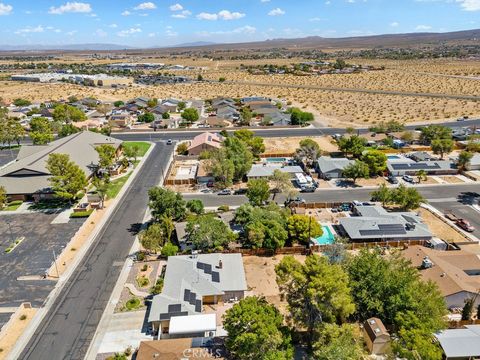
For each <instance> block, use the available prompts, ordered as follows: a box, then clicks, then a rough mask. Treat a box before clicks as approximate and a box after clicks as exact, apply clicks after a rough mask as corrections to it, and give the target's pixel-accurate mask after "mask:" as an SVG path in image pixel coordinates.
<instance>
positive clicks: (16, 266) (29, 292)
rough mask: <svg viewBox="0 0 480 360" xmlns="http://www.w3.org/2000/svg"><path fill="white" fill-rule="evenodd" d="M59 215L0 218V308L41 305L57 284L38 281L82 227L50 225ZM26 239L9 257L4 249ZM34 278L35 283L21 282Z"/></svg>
mask: <svg viewBox="0 0 480 360" xmlns="http://www.w3.org/2000/svg"><path fill="white" fill-rule="evenodd" d="M56 216H57V214H45V213H41V212H39V213H33V214H17V215H2V216H0V229H1V230H0V235H1V236H0V307H6V306H17V305H19V304H20V303H22V302H26V301H28V302H31V303H32V306H39V305H41V304H42V303H43V302H44V300H45V298H46V296H47V295H48V293H49V292H50V291H51V290H52V288H53V286H54V284H55V282H54V281H49V280H37V279H35V277H41V276H42V275H43V274H45V272H46V270H47V269H48V268H49V267H50V266H51V264H52V262H53V252H54V251H55V253H56V254H59V253H60V252H61V251H62V248H63V247H64V246H65V245H66V244H67V243H68V242H69V240H70V239H71V237H72V236H73V235H74V234H75V233H76V232H77V230H78V229H79V227H80V226H81V225H82V223H83V221H84V220H83V219H70V221H69V222H68V223H67V224H54V225H52V224H50V223H51V222H52V220H53V219H55V217H56ZM22 236H23V237H25V239H24V240H23V241H22V242H21V243H20V244H19V245H18V246H17V247H16V248H15V249H14V250H13V251H12V252H10V253H6V252H5V249H6V248H7V247H8V246H9V245H10V244H11V243H12V242H14V241H15V239H17V238H19V237H22ZM24 276H31V277H34V279H28V280H18V278H19V277H24Z"/></svg>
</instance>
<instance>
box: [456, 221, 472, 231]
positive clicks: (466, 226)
mask: <svg viewBox="0 0 480 360" xmlns="http://www.w3.org/2000/svg"><path fill="white" fill-rule="evenodd" d="M456 224H457V226H458V227H459V228H460V229H463V230H465V231H467V232H474V231H475V228H474V227H473V226H472V225H471V224H470V223H469V222H468V221H467V220H465V219H459V220H457V221H456Z"/></svg>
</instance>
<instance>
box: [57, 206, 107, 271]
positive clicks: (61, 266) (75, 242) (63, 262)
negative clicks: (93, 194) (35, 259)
mask: <svg viewBox="0 0 480 360" xmlns="http://www.w3.org/2000/svg"><path fill="white" fill-rule="evenodd" d="M112 201H113V200H107V201H105V206H104V208H103V209H99V210H96V211H94V213H93V214H92V215H90V217H89V218H88V219H87V220H85V221H86V223H85V224H83V225H82V227H81V228H80V230H79V231H78V232H77V234H76V235H75V237H73V238H72V239H71V240H70V242H69V243H68V244H67V246H66V247H65V249H64V250H63V251H62V253H61V254H60V255H59V256H58V258H57V267H58V273H59V275H60V276H61V275H62V274H63V273H64V272H65V270H66V269H67V267H68V266H69V265H70V264H71V263H72V262H73V260H74V259H75V256H76V255H77V253H78V251H79V250H80V249H81V248H82V247H83V246H84V245H85V243H86V241H87V240H88V238H89V237H90V234H91V233H92V232H93V231H94V230H95V227H96V226H97V223H99V222H100V220H101V219H102V217H103V216H104V214H105V213H106V211H107V208H108V207H109V206H110V205H111V203H112ZM48 275H49V276H50V277H52V278H57V277H58V276H57V270H56V268H55V266H54V265H52V267H50V269H49V270H48Z"/></svg>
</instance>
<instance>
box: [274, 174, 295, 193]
mask: <svg viewBox="0 0 480 360" xmlns="http://www.w3.org/2000/svg"><path fill="white" fill-rule="evenodd" d="M270 181H271V182H272V184H273V191H274V193H287V192H288V191H289V190H290V189H292V188H293V185H292V179H291V177H290V174H289V173H286V172H283V171H281V170H279V169H275V170H274V171H273V174H272V176H270Z"/></svg>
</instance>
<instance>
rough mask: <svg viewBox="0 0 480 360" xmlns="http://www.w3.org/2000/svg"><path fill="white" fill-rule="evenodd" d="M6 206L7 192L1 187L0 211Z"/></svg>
mask: <svg viewBox="0 0 480 360" xmlns="http://www.w3.org/2000/svg"><path fill="white" fill-rule="evenodd" d="M5 205H7V191H6V190H5V188H4V187H3V186H0V210H1V209H3V208H4V207H5Z"/></svg>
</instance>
